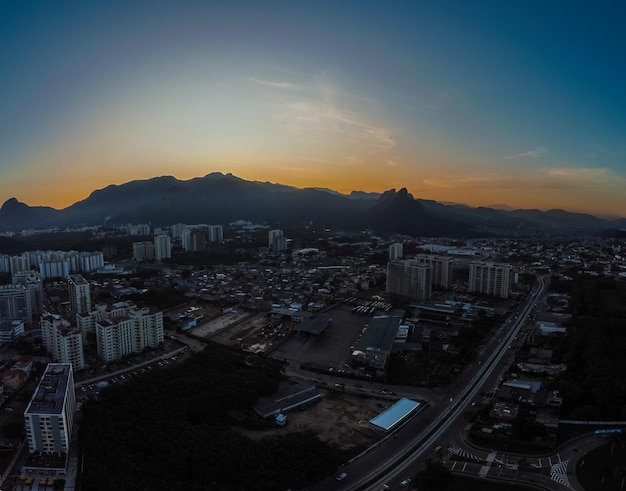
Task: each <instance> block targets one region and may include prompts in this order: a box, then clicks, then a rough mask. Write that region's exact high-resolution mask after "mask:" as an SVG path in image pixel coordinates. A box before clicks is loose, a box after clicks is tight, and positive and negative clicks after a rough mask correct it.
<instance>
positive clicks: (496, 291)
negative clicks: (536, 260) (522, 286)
mask: <svg viewBox="0 0 626 491" xmlns="http://www.w3.org/2000/svg"><path fill="white" fill-rule="evenodd" d="M511 270H512V266H511V265H510V264H499V263H493V262H484V261H472V262H471V263H470V267H469V283H468V291H469V292H470V293H480V294H483V295H491V296H492V297H498V298H509V292H510V287H511Z"/></svg>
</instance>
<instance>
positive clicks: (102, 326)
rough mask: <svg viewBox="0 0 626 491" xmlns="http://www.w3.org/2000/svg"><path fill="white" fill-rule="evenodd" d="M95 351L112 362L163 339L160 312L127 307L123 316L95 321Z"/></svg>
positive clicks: (153, 345) (161, 314)
mask: <svg viewBox="0 0 626 491" xmlns="http://www.w3.org/2000/svg"><path fill="white" fill-rule="evenodd" d="M96 341H97V344H98V355H99V356H100V357H101V358H102V359H103V360H104V361H105V362H107V363H108V362H111V361H114V360H117V359H119V358H121V357H122V356H124V355H128V354H131V353H139V352H140V351H142V350H144V349H145V348H147V347H155V346H157V345H158V344H160V343H162V342H163V313H162V312H155V313H150V312H149V311H148V309H142V310H139V309H133V310H130V311H129V312H128V313H127V315H126V316H124V317H111V318H109V319H104V320H101V321H97V322H96Z"/></svg>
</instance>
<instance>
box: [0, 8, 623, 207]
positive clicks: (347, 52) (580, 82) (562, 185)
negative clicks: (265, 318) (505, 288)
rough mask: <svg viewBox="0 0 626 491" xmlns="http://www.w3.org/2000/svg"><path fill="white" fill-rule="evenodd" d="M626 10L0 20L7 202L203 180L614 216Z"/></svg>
mask: <svg viewBox="0 0 626 491" xmlns="http://www.w3.org/2000/svg"><path fill="white" fill-rule="evenodd" d="M624 13H626V7H624V6H623V4H620V3H619V2H608V3H606V4H604V5H603V6H602V8H601V9H600V8H597V7H595V8H594V7H593V6H592V5H590V4H587V3H585V2H570V3H568V4H567V8H563V6H562V4H557V3H550V2H547V3H546V2H543V3H542V2H525V3H520V4H515V3H510V4H509V3H507V4H501V3H500V2H487V1H484V2H478V3H474V4H472V5H469V4H465V3H463V2H454V1H451V2H438V3H436V4H431V3H427V2H410V3H409V2H406V3H394V4H393V5H392V6H391V7H390V6H389V5H383V4H382V3H378V2H341V3H333V2H321V3H320V2H317V3H315V4H295V3H293V2H275V1H270V2H263V3H260V4H257V3H252V2H245V1H241V2H232V3H228V4H226V3H224V4H221V3H213V2H211V3H209V2H192V1H186V2H181V3H177V4H174V3H171V2H143V1H139V2H133V3H132V5H131V4H127V3H123V2H107V3H90V4H89V5H86V4H82V3H79V2H63V1H62V2H55V3H54V4H50V5H48V4H41V3H39V2H19V3H14V4H4V5H2V6H0V27H1V28H0V40H1V41H2V42H1V43H0V59H2V60H4V63H3V66H4V67H5V70H4V71H3V72H4V76H3V77H2V79H0V90H2V93H3V94H4V97H3V98H2V99H1V100H0V177H1V182H2V184H1V185H0V201H1V202H4V201H5V200H6V199H9V198H11V197H16V198H17V199H19V200H20V201H22V202H25V203H27V204H29V205H31V206H35V205H45V206H53V207H55V208H64V207H67V206H69V205H71V204H73V203H75V202H76V201H79V200H81V199H84V198H86V197H87V196H88V195H89V193H91V192H92V191H94V190H96V189H101V188H104V187H106V186H107V185H109V184H122V183H124V182H128V181H131V180H135V179H148V178H151V177H154V176H160V175H173V176H175V177H176V178H178V179H183V180H186V179H191V178H194V177H198V176H203V175H206V174H209V173H211V172H224V173H228V172H230V173H233V174H234V175H236V176H238V177H241V178H243V179H246V180H258V181H271V182H276V183H281V184H287V185H292V186H296V187H325V188H329V189H333V190H336V191H339V192H343V193H349V192H350V191H353V190H354V191H368V192H383V191H385V190H388V189H391V188H396V189H399V188H401V187H406V188H407V189H408V190H409V192H411V193H412V194H413V195H414V196H415V197H416V198H423V199H433V200H437V201H442V202H456V203H465V204H468V205H471V206H493V205H500V204H506V205H508V206H511V207H513V208H539V209H551V208H563V209H566V210H568V211H579V212H588V213H593V214H596V215H600V216H624V215H625V214H626V212H625V211H624V210H626V195H625V193H623V189H625V188H626V165H625V164H626V144H624V136H625V134H626V118H625V117H624V115H626V98H625V97H624V95H623V89H622V88H623V86H624V85H626V68H625V67H624V66H623V64H621V63H619V60H620V54H621V52H623V48H624V47H625V45H626V41H625V40H624V38H623V36H622V34H621V28H620V24H619V21H620V19H622V18H623V14H624Z"/></svg>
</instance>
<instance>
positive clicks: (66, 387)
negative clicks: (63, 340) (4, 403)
mask: <svg viewBox="0 0 626 491" xmlns="http://www.w3.org/2000/svg"><path fill="white" fill-rule="evenodd" d="M75 406H76V399H75V395H74V376H73V373H72V365H71V364H70V363H49V364H48V366H47V367H46V371H45V372H44V374H43V376H42V377H41V380H40V381H39V385H38V386H37V389H35V393H34V394H33V397H32V399H31V400H30V403H29V404H28V407H27V408H26V411H25V412H24V423H25V426H26V437H27V440H28V450H29V452H30V453H31V454H34V453H36V452H37V453H40V454H44V456H45V455H46V454H48V455H50V456H52V455H53V454H56V455H57V456H58V454H59V453H60V454H64V455H65V456H67V454H68V453H69V449H70V443H71V440H72V425H73V423H74V409H75ZM42 467H43V466H42ZM46 467H47V466H46ZM62 468H63V469H64V468H65V465H64V466H63V467H62ZM56 470H59V469H58V468H57V469H56Z"/></svg>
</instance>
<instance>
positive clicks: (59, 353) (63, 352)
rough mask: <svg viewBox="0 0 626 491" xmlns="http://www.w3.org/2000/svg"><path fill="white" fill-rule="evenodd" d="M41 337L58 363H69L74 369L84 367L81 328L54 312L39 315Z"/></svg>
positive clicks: (47, 349)
mask: <svg viewBox="0 0 626 491" xmlns="http://www.w3.org/2000/svg"><path fill="white" fill-rule="evenodd" d="M40 324H41V337H42V339H43V344H44V346H45V347H46V351H47V352H48V353H50V355H51V356H52V359H53V360H54V361H57V362H59V363H71V364H72V367H73V368H74V370H80V369H82V368H85V354H84V349H83V336H82V332H81V330H80V329H79V328H78V327H76V326H75V325H72V324H71V323H70V322H69V321H67V320H65V319H63V318H61V316H59V315H56V314H50V313H47V312H46V313H45V314H44V315H42V316H41V321H40Z"/></svg>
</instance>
